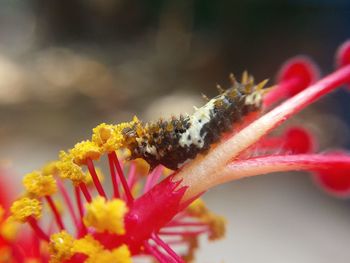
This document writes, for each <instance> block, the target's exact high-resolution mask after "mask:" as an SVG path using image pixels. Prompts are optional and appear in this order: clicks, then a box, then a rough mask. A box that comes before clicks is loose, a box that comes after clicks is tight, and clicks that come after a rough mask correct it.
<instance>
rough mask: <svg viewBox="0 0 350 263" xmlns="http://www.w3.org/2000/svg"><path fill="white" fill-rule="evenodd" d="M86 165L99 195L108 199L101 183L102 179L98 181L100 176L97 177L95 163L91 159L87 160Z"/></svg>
mask: <svg viewBox="0 0 350 263" xmlns="http://www.w3.org/2000/svg"><path fill="white" fill-rule="evenodd" d="M86 164H87V167H88V169H89V172H90V175H91V177H92V181H93V182H94V184H95V187H96V190H97V192H98V193H99V195H101V196H103V197H104V198H106V199H107V196H106V193H105V191H104V190H103V187H102V184H101V182H100V179H98V176H97V173H96V170H95V165H94V163H93V161H92V160H91V158H87V162H86Z"/></svg>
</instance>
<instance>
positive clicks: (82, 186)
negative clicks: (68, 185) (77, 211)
mask: <svg viewBox="0 0 350 263" xmlns="http://www.w3.org/2000/svg"><path fill="white" fill-rule="evenodd" d="M79 188H80V190H81V191H82V193H83V195H84V197H85V199H86V201H88V203H91V201H92V198H91V195H90V192H89V190H88V188H87V187H86V184H84V183H80V184H79Z"/></svg>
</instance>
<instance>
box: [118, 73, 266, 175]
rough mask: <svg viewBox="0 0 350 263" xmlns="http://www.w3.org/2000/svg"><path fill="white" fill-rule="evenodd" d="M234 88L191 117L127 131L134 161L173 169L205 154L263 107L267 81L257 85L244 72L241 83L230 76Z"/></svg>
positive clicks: (142, 125)
mask: <svg viewBox="0 0 350 263" xmlns="http://www.w3.org/2000/svg"><path fill="white" fill-rule="evenodd" d="M230 80H231V84H232V85H231V87H230V88H229V89H227V90H225V91H224V90H222V89H221V88H220V87H219V90H220V93H221V94H220V95H218V96H216V97H214V98H212V99H211V100H209V101H208V102H207V103H206V104H205V105H204V106H202V107H201V108H199V109H196V111H195V112H194V113H193V114H192V115H191V116H180V117H179V118H175V117H172V118H171V119H169V120H158V121H157V122H151V123H145V124H142V123H138V124H135V125H134V126H133V127H131V128H127V129H124V130H123V135H124V137H125V138H126V141H128V144H127V148H128V149H129V150H130V151H131V159H135V158H143V159H144V160H145V161H147V162H148V163H149V164H150V166H151V168H154V167H155V166H157V165H158V164H162V165H164V166H165V167H168V168H170V169H173V170H174V169H177V168H178V166H179V165H180V164H182V163H184V162H185V161H187V160H188V159H193V158H194V157H196V155H197V154H199V153H205V152H206V151H207V150H208V149H209V148H210V146H211V145H212V144H214V143H216V142H218V141H219V139H220V137H221V136H222V134H223V133H225V132H228V131H230V130H232V129H233V128H234V125H235V124H238V123H239V122H241V121H242V119H243V117H245V116H246V115H248V114H249V113H251V112H255V111H259V110H260V109H261V106H262V95H263V93H264V90H263V87H264V86H265V84H266V82H267V80H266V81H263V82H261V83H259V84H254V79H253V77H252V76H249V75H248V74H247V73H243V76H242V81H241V83H239V82H237V81H236V80H235V78H234V77H233V75H231V76H230Z"/></svg>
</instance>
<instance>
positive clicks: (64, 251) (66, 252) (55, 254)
mask: <svg viewBox="0 0 350 263" xmlns="http://www.w3.org/2000/svg"><path fill="white" fill-rule="evenodd" d="M73 243H74V238H73V237H72V236H71V235H70V234H68V233H67V232H66V231H64V230H63V231H61V232H59V233H56V234H52V235H51V236H50V243H49V253H50V263H59V262H62V261H64V260H67V259H69V258H70V257H71V256H72V255H73V253H72V247H73Z"/></svg>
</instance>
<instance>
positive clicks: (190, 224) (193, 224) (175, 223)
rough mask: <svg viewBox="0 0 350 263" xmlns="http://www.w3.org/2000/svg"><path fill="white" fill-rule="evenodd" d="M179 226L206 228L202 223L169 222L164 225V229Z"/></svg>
mask: <svg viewBox="0 0 350 263" xmlns="http://www.w3.org/2000/svg"><path fill="white" fill-rule="evenodd" d="M180 226H207V224H205V223H202V222H177V221H171V222H170V223H169V224H167V225H165V226H164V227H167V228H168V227H180Z"/></svg>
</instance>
